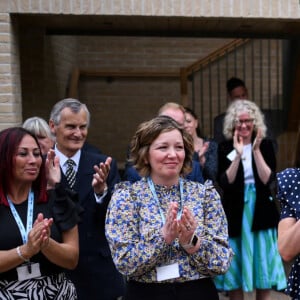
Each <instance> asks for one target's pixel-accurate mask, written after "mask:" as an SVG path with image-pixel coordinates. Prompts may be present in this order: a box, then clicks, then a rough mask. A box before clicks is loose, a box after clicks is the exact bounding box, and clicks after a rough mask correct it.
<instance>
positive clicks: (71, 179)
mask: <svg viewBox="0 0 300 300" xmlns="http://www.w3.org/2000/svg"><path fill="white" fill-rule="evenodd" d="M75 166H76V164H75V162H74V160H73V159H70V158H69V159H68V160H67V171H66V178H67V181H68V184H69V187H70V188H71V189H73V187H74V184H75V179H76V172H75V170H74V167H75Z"/></svg>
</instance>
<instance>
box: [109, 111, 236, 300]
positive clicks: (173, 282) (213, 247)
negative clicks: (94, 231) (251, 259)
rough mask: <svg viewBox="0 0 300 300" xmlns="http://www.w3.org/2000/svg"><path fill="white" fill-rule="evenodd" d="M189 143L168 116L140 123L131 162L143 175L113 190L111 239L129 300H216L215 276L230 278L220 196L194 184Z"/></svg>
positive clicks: (132, 146)
mask: <svg viewBox="0 0 300 300" xmlns="http://www.w3.org/2000/svg"><path fill="white" fill-rule="evenodd" d="M193 152H194V150H193V142H192V138H191V136H190V135H189V134H188V133H187V132H186V131H185V130H184V129H183V128H182V127H180V126H179V125H178V123H177V122H176V121H174V120H173V119H172V118H170V117H167V116H159V117H156V118H154V119H152V120H150V121H147V122H144V123H142V124H141V125H140V126H139V128H138V130H137V131H136V133H135V135H134V137H133V139H132V143H131V159H132V161H133V163H134V165H135V167H136V168H137V170H138V171H139V172H140V174H141V175H142V176H143V177H142V178H141V179H140V180H139V181H137V182H134V183H130V182H128V181H127V182H123V183H120V184H119V185H117V186H116V187H115V191H114V193H113V196H112V199H111V201H110V204H109V207H108V212H107V217H106V237H107V239H108V242H109V245H110V249H111V253H112V257H113V260H114V263H115V265H116V267H117V269H118V270H119V271H120V272H121V273H122V274H124V275H125V276H126V279H127V289H126V297H125V299H126V300H140V299H145V300H153V299H155V300H171V299H172V300H173V299H178V300H186V299H210V300H216V299H219V298H218V293H217V290H216V288H215V286H214V283H213V280H212V276H215V275H216V274H222V273H224V272H226V270H227V269H228V267H229V265H230V261H231V257H232V251H231V249H230V247H229V245H228V235H227V222H226V218H225V214H224V211H223V208H222V204H221V201H220V197H219V194H218V193H217V192H216V190H215V189H214V188H213V186H211V185H209V186H205V185H202V184H201V183H198V182H194V181H190V180H187V179H185V178H184V175H185V174H186V173H187V172H189V171H190V168H191V161H192V154H193Z"/></svg>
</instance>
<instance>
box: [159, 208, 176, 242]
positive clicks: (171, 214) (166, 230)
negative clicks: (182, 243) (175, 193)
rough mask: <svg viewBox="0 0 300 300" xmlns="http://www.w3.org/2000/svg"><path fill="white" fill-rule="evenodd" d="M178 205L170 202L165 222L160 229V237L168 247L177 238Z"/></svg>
mask: <svg viewBox="0 0 300 300" xmlns="http://www.w3.org/2000/svg"><path fill="white" fill-rule="evenodd" d="M177 213H178V203H177V202H171V203H170V204H169V207H168V211H167V215H166V221H165V224H164V226H163V227H162V229H161V232H162V235H163V237H164V239H165V241H166V243H167V244H168V245H170V244H171V243H172V242H173V241H174V240H175V239H176V238H177V237H178V232H179V226H178V222H177Z"/></svg>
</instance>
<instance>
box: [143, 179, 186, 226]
mask: <svg viewBox="0 0 300 300" xmlns="http://www.w3.org/2000/svg"><path fill="white" fill-rule="evenodd" d="M147 181H148V185H149V188H150V190H151V192H152V195H153V197H154V199H155V201H156V203H157V206H158V208H159V213H160V216H161V219H162V221H163V224H165V222H166V218H165V215H164V213H163V211H162V208H161V205H160V203H159V200H158V197H157V194H156V191H155V186H154V183H153V181H152V179H151V178H150V177H148V178H147ZM179 191H180V202H179V210H178V214H177V220H180V218H181V214H182V209H183V207H182V199H183V182H182V178H179Z"/></svg>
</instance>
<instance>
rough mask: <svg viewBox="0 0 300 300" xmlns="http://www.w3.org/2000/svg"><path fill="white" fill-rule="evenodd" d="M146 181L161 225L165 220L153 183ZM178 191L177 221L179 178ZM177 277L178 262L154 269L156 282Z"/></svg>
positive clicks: (180, 207)
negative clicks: (156, 207) (157, 210)
mask: <svg viewBox="0 0 300 300" xmlns="http://www.w3.org/2000/svg"><path fill="white" fill-rule="evenodd" d="M147 181H148V185H149V188H150V190H151V192H152V195H153V197H154V199H155V202H156V204H157V206H158V208H159V213H160V217H161V219H162V221H163V223H164V224H165V222H166V218H165V215H164V213H163V210H162V208H161V206H160V203H159V200H158V197H157V194H156V190H155V186H154V183H153V181H152V179H151V178H150V177H148V178H147ZM179 189H180V203H179V211H178V213H177V220H180V219H181V215H182V210H183V205H182V198H183V183H182V179H181V178H180V179H179ZM170 251H171V250H170ZM178 277H180V273H179V264H178V262H175V263H169V264H165V265H163V266H160V267H156V279H157V281H163V280H168V279H173V278H178Z"/></svg>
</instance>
